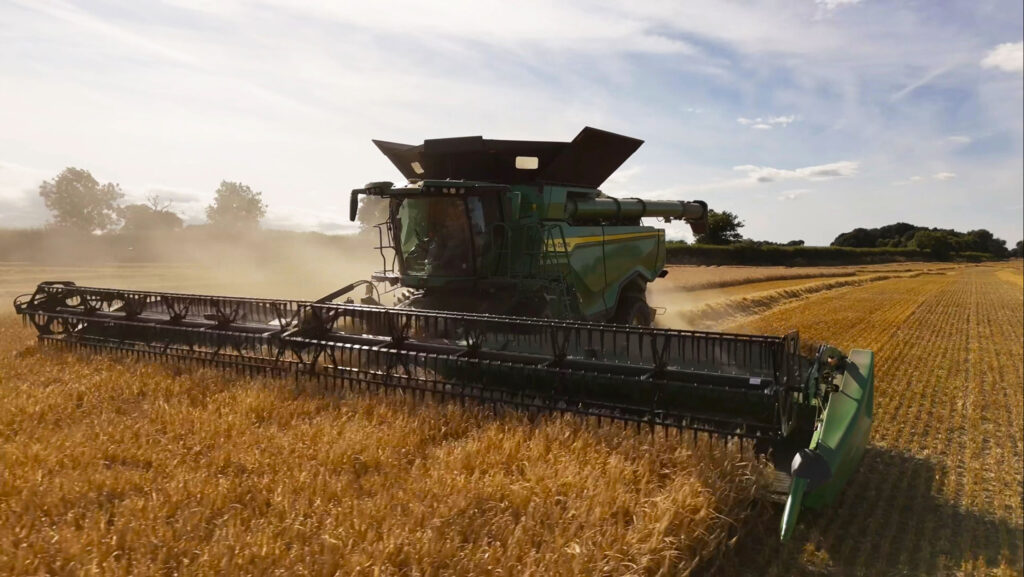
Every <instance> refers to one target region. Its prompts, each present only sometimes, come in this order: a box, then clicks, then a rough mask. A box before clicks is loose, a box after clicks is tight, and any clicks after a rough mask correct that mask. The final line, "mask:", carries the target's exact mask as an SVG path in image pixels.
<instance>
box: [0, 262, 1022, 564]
mask: <svg viewBox="0 0 1024 577" xmlns="http://www.w3.org/2000/svg"><path fill="white" fill-rule="evenodd" d="M160 268H162V266H161V267H160ZM716 272H718V273H720V274H721V276H720V277H716V276H715V275H716ZM796 272H797V273H805V272H806V273H808V276H801V277H797V278H794V277H793V276H792V275H793V274H794V272H793V269H786V268H770V269H757V268H749V267H672V270H671V274H670V275H669V277H668V278H667V279H664V280H663V281H658V282H659V283H660V284H658V285H655V287H657V288H654V289H653V294H652V301H653V302H654V304H656V305H661V306H667V307H669V308H668V310H667V311H666V313H665V314H664V315H661V316H659V317H658V319H659V322H661V323H663V324H667V325H669V326H681V325H691V324H699V325H700V326H703V327H713V328H719V329H724V330H733V331H742V332H764V333H771V334H779V333H782V332H785V331H788V330H791V329H799V330H800V332H801V336H802V338H803V340H804V342H805V343H813V342H821V341H827V342H830V343H832V344H835V345H837V346H840V347H843V348H853V347H857V348H870V349H873V350H874V351H875V352H876V355H877V359H878V366H877V372H876V401H875V409H876V410H875V428H874V433H873V439H872V445H871V447H870V448H869V450H868V453H867V455H866V457H865V461H864V464H863V467H862V469H861V470H860V472H858V473H857V475H856V476H855V477H854V478H853V479H852V481H851V483H850V485H849V486H848V488H847V490H846V491H845V492H844V494H843V495H842V497H841V498H840V500H839V502H838V503H836V504H835V506H833V507H831V508H829V509H827V510H825V511H822V512H820V513H817V514H816V513H813V512H810V511H806V512H805V513H804V514H803V515H802V516H801V519H802V520H801V523H800V526H799V527H798V530H797V534H796V537H795V539H794V542H792V543H789V544H787V545H785V546H780V545H779V544H778V543H777V542H776V539H775V537H776V535H777V532H776V531H777V523H778V516H777V515H778V511H776V510H772V509H769V508H767V507H755V508H754V509H750V508H749V507H750V504H751V503H753V502H755V494H756V491H757V478H758V476H759V475H760V472H759V469H757V468H756V467H753V466H752V465H751V456H750V455H744V454H741V453H740V452H738V451H737V450H736V448H735V447H732V448H725V449H723V448H722V445H721V444H719V445H717V447H718V449H712V450H711V452H708V449H709V446H707V445H704V444H703V443H701V444H699V445H698V446H695V445H693V444H692V441H686V440H679V439H676V438H674V437H672V438H670V439H668V440H667V441H665V440H664V439H662V438H661V437H658V438H657V439H654V440H652V439H651V438H650V437H649V436H647V435H639V436H637V435H635V434H633V433H629V432H623V431H621V430H620V429H613V428H595V427H592V426H590V425H589V424H586V423H583V422H580V421H575V420H562V419H546V420H542V422H541V423H540V424H530V423H528V422H526V421H525V420H524V419H521V418H519V417H517V416H515V415H506V416H503V417H500V418H497V417H493V416H490V415H487V414H482V413H478V412H476V411H474V410H466V409H459V408H456V407H452V406H444V405H441V406H438V405H429V406H426V407H423V406H417V407H411V406H409V405H406V404H405V403H404V402H401V401H397V400H395V399H392V398H383V397H378V396H368V397H363V396H357V397H354V398H348V399H344V400H339V399H332V398H330V397H327V398H325V397H322V396H319V395H318V394H315V392H313V394H299V395H296V393H295V391H294V390H293V389H292V387H291V385H290V384H285V383H277V382H274V381H255V382H254V381H247V380H238V379H233V378H227V377H225V376H223V375H220V374H217V373H208V372H200V373H192V372H189V371H184V372H182V371H176V370H173V369H168V368H163V367H157V366H151V365H145V364H135V363H121V362H113V361H111V360H107V359H91V360H90V359H84V358H79V357H75V356H71V355H63V354H58V355H54V356H51V355H50V354H43V353H42V352H40V351H37V350H36V349H35V347H34V346H33V345H32V344H31V342H32V338H31V334H30V332H28V331H27V330H24V329H22V328H21V327H20V325H18V324H17V323H16V321H15V320H14V319H13V318H11V317H6V318H3V319H0V439H4V442H3V443H2V444H0V463H4V464H5V467H4V468H3V469H0V519H2V521H0V573H57V574H60V573H75V572H76V570H75V568H76V567H81V566H84V565H87V564H90V563H98V564H100V565H101V566H103V567H105V568H106V570H107V571H108V572H119V571H127V572H131V571H132V570H133V569H134V570H135V571H136V572H173V571H175V570H181V571H183V572H185V573H190V572H207V573H210V572H214V573H215V572H218V571H221V572H223V571H229V570H234V571H238V572H263V571H273V570H275V569H281V568H294V567H306V568H307V569H309V570H310V571H312V570H313V569H316V570H317V571H319V570H320V569H321V568H323V569H325V572H326V573H327V574H330V573H331V571H332V570H333V569H336V570H337V571H338V574H370V575H372V574H374V573H373V569H372V568H373V567H382V568H383V570H382V571H381V572H380V574H381V575H392V574H396V575H397V574H403V573H402V572H403V571H404V572H405V573H404V574H432V573H433V574H452V575H471V574H496V572H498V571H503V572H504V574H510V575H511V574H515V575H519V574H533V575H551V574H585V575H589V574H609V575H661V574H665V575H686V574H689V573H691V569H692V568H694V567H695V566H696V567H697V568H698V569H699V570H700V572H701V573H706V572H707V571H709V570H711V571H712V573H714V574H719V575H751V576H753V575H775V576H780V577H781V576H787V575H835V576H847V575H960V574H963V575H1021V574H1022V570H1021V564H1022V562H1024V511H1022V502H1024V473H1022V469H1024V414H1022V411H1024V406H1022V405H1024V368H1022V357H1024V310H1022V309H1024V293H1022V279H1024V275H1022V268H1021V264H1020V261H1017V262H1015V263H1011V264H992V265H966V266H951V265H941V264H920V265H917V264H908V263H899V264H893V265H878V266H871V267H841V268H838V269H835V268H830V269H798V270H797V271H796ZM61 273H70V274H74V275H75V276H71V278H73V279H76V280H77V279H79V278H87V279H94V280H95V282H96V283H97V284H118V285H124V284H125V283H136V284H133V285H132V286H135V287H137V288H173V289H174V290H205V289H202V288H201V287H202V286H221V287H226V289H243V288H245V285H246V284H248V283H249V282H251V281H250V280H248V279H245V278H244V277H243V276H238V275H236V276H234V277H233V278H231V279H227V280H215V279H210V278H205V279H204V274H205V273H202V272H198V271H196V270H192V271H190V272H188V271H187V272H185V273H183V274H179V273H178V272H174V273H169V272H167V271H164V270H159V269H156V268H153V269H149V268H146V267H142V268H135V269H132V268H121V267H115V268H114V269H112V270H108V269H99V270H97V269H89V270H68V269H45V270H40V269H34V270H29V269H27V268H23V267H17V266H8V268H3V267H2V265H0V291H15V290H16V289H17V292H24V291H25V290H28V289H31V287H32V286H34V284H35V282H37V281H38V280H41V279H40V278H36V277H38V276H40V275H47V277H48V278H60V277H61V276H65V277H67V276H68V275H65V274H61ZM190 274H191V275H195V276H194V277H192V276H189V275H190ZM49 275H53V276H52V277H50V276H49ZM743 279H746V280H745V281H744V280H743ZM239 280H241V281H242V282H241V283H239V282H238V281H239ZM106 281H109V282H106ZM122 281H123V282H122ZM87 282H89V283H92V282H93V280H89V281H87ZM168 282H169V283H179V284H176V285H171V286H168V285H166V284H162V283H168ZM204 282H205V283H209V284H206V285H203V284H202V283H204ZM190 283H195V284H194V285H193V284H190ZM232 283H234V285H233V286H232ZM716 283H717V286H713V285H715V284H716ZM21 284H27V285H28V286H26V287H23V288H18V287H20V285H21ZM195 287H199V288H195ZM264 288H265V289H267V290H270V289H271V288H274V287H270V286H267V287H264ZM285 288H286V289H287V290H290V291H292V294H285V295H281V296H296V297H302V296H303V295H301V294H299V293H301V292H302V290H303V289H302V287H285ZM210 290H217V289H210ZM229 292H237V291H234V290H233V291H229ZM6 294H10V293H9V292H8V293H4V294H3V295H2V296H4V297H5V298H6ZM242 294H246V293H244V292H243V293H242ZM6 306H9V305H6ZM715 451H717V452H715ZM737 535H738V537H737V538H736V541H735V547H729V546H727V545H726V543H727V541H728V540H729V539H732V538H733V537H736V536H737ZM708 559H714V560H717V561H716V562H709V561H707V560H708ZM701 560H704V561H703V562H702V561H701ZM73 563H75V564H77V565H73ZM175 563H178V564H177V565H176V564H175ZM332 563H336V565H331V564H332ZM314 565H315V567H313V566H314ZM292 572H294V571H292Z"/></svg>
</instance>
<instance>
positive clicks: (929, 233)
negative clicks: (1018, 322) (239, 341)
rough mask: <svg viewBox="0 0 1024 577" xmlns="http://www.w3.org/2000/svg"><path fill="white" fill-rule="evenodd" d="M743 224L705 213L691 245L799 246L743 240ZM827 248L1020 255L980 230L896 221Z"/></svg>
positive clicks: (1023, 246) (1022, 251)
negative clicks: (705, 222) (701, 230)
mask: <svg viewBox="0 0 1024 577" xmlns="http://www.w3.org/2000/svg"><path fill="white" fill-rule="evenodd" d="M743 226H744V223H743V221H742V220H740V218H739V217H738V216H737V215H736V214H734V213H732V212H729V211H727V210H726V211H715V210H709V211H708V226H707V230H706V231H705V232H704V233H703V234H699V235H697V237H696V238H695V239H694V244H698V245H713V246H727V245H738V246H752V247H760V246H803V245H804V241H802V240H791V241H789V242H785V243H778V242H772V241H765V240H753V239H750V238H744V237H743V235H742V234H741V233H740V229H741V228H743ZM830 246H836V247H846V248H909V249H917V250H922V251H927V252H929V253H931V254H932V256H934V257H936V258H941V259H945V258H949V257H950V256H952V255H953V254H957V253H980V254H987V255H992V256H994V257H997V258H1020V257H1021V256H1022V255H1024V241H1017V245H1016V246H1015V247H1014V248H1012V249H1011V248H1007V246H1006V241H1005V240H1003V239H1001V238H997V237H996V236H995V235H994V234H992V233H991V232H990V231H988V230H986V229H984V228H981V229H977V230H969V231H967V232H959V231H956V230H952V229H941V228H926V227H923V226H915V225H912V224H907V223H905V222H898V223H895V224H890V225H886V226H882V227H879V228H855V229H853V230H851V231H849V232H844V233H842V234H840V235H839V236H837V237H836V239H835V240H834V241H832V243H831V245H830Z"/></svg>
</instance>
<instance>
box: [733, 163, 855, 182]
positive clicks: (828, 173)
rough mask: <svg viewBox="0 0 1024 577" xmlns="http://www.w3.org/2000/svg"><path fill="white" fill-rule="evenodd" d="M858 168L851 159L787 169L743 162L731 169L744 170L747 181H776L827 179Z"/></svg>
mask: <svg viewBox="0 0 1024 577" xmlns="http://www.w3.org/2000/svg"><path fill="white" fill-rule="evenodd" d="M859 168H860V163H859V162H856V161H852V160H841V161H839V162H832V163H829V164H819V165H817V166H805V167H803V168H794V169H792V170H787V169H783V168H772V167H770V166H754V165H750V164H745V165H743V166H735V167H733V170H736V171H739V172H746V173H747V178H746V179H744V180H746V181H748V182H776V181H780V180H828V179H832V178H843V177H847V176H853V175H854V174H856V173H857V170H858V169H859Z"/></svg>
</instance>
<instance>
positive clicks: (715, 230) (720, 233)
mask: <svg viewBox="0 0 1024 577" xmlns="http://www.w3.org/2000/svg"><path fill="white" fill-rule="evenodd" d="M743 226H744V225H743V221H741V220H740V218H739V217H738V216H736V215H735V214H733V213H731V212H729V211H727V210H724V211H722V212H718V211H716V210H709V211H708V228H707V231H706V232H705V233H704V234H698V235H697V238H696V239H695V240H694V243H695V244H733V243H736V242H739V241H741V240H743V235H742V234H740V232H739V231H740V229H741V228H743Z"/></svg>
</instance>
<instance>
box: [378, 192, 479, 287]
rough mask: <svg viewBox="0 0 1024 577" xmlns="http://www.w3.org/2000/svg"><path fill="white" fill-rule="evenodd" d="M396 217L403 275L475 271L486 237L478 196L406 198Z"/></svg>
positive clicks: (444, 274) (463, 275) (446, 274)
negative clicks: (403, 267) (403, 268)
mask: <svg viewBox="0 0 1024 577" xmlns="http://www.w3.org/2000/svg"><path fill="white" fill-rule="evenodd" d="M396 217H397V218H396V220H397V224H398V226H397V227H396V233H397V235H398V237H399V238H398V239H397V244H398V246H399V250H401V252H402V260H403V262H404V264H405V273H406V274H416V275H437V276H462V277H466V276H474V275H475V274H476V264H477V263H476V261H477V260H479V255H480V253H481V252H482V250H483V246H484V240H485V236H486V234H485V233H486V228H485V223H484V210H483V205H482V204H481V202H480V198H479V197H475V196H467V197H436V196H435V197H423V198H406V199H403V200H402V201H401V205H400V206H399V208H398V213H397V215H396Z"/></svg>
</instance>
